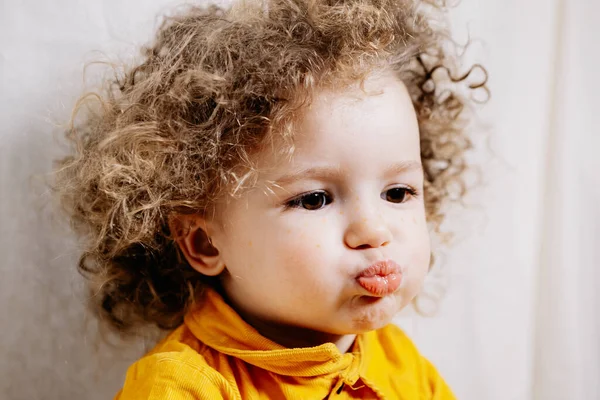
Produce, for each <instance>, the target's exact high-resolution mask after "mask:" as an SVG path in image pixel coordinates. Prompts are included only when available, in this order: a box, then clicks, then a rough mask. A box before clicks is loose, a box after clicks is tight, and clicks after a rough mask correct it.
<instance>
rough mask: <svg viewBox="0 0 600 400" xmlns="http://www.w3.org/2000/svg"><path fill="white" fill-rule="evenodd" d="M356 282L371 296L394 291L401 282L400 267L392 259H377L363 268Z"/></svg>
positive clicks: (383, 294)
mask: <svg viewBox="0 0 600 400" xmlns="http://www.w3.org/2000/svg"><path fill="white" fill-rule="evenodd" d="M355 279H356V282H357V283H358V284H359V285H360V286H361V287H362V288H363V289H365V290H366V291H367V292H369V294H370V295H372V296H378V297H383V296H387V295H389V294H391V293H394V292H395V291H396V290H398V288H399V287H400V284H401V283H402V268H401V267H400V265H398V263H396V262H395V261H393V260H383V261H378V262H376V263H374V264H372V265H370V266H369V267H367V268H365V269H363V270H362V271H361V272H359V274H358V275H357V276H356V278H355Z"/></svg>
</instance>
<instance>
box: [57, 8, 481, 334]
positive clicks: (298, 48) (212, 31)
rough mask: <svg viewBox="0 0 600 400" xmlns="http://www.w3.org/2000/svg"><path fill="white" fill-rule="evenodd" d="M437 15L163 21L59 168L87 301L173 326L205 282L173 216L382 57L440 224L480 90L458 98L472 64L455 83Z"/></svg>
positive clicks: (122, 321)
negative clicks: (413, 122)
mask: <svg viewBox="0 0 600 400" xmlns="http://www.w3.org/2000/svg"><path fill="white" fill-rule="evenodd" d="M443 10H444V4H441V3H439V2H434V1H430V2H415V1H411V0H264V1H262V2H246V3H238V4H237V5H235V6H234V7H233V8H231V9H224V8H220V7H217V6H209V7H195V6H194V7H189V8H187V9H186V10H185V12H183V13H179V14H178V15H176V16H171V17H169V18H166V19H165V21H164V22H163V24H162V25H161V27H160V29H159V30H158V33H157V36H156V38H155V40H154V42H153V44H152V45H151V46H148V47H145V48H144V49H143V51H142V57H143V58H142V60H141V62H140V63H139V64H138V65H135V66H133V67H132V68H128V69H125V71H124V72H123V73H122V74H121V75H120V76H119V77H118V78H116V79H115V80H113V81H111V82H110V83H109V85H108V86H106V87H105V89H104V90H103V91H102V93H100V94H96V95H95V96H96V97H98V98H100V100H101V101H100V102H99V104H100V105H101V107H98V108H97V110H96V111H93V110H90V111H89V112H87V113H85V115H84V118H83V122H81V123H79V124H77V125H75V124H73V125H72V128H71V129H69V130H68V132H67V137H68V138H69V140H70V141H72V143H74V149H75V150H74V153H73V155H71V156H69V157H66V158H64V159H62V160H60V161H59V163H58V164H59V165H58V167H57V175H56V178H57V180H56V184H55V188H56V190H57V193H58V196H59V199H60V200H61V202H62V204H63V206H64V208H65V210H66V211H67V212H68V214H69V216H70V219H71V222H72V225H73V227H74V229H75V230H76V231H77V232H78V233H80V234H81V235H82V236H83V237H85V238H86V239H87V241H86V250H85V251H84V252H83V254H82V255H81V257H80V261H79V270H80V271H81V272H82V273H83V274H84V275H85V276H86V277H88V278H89V281H90V284H91V290H92V292H93V296H91V297H90V298H91V300H92V306H93V309H94V310H96V312H98V314H99V315H100V316H101V317H102V318H103V319H107V320H108V322H109V325H110V326H112V327H113V328H116V329H117V330H118V331H120V332H128V331H131V329H132V328H133V327H135V326H139V325H148V324H153V325H155V326H158V327H159V328H161V329H172V328H174V327H176V326H177V325H179V324H180V323H181V322H182V318H183V315H184V314H185V312H186V310H187V308H188V307H189V305H190V303H191V302H192V301H194V299H195V298H197V295H198V293H199V292H200V291H201V290H202V288H203V287H205V285H212V284H213V283H214V281H212V280H211V278H208V277H205V276H202V275H201V274H199V273H198V272H196V271H195V270H194V269H192V268H191V267H190V266H189V265H188V264H187V262H186V261H185V259H184V258H183V257H182V256H181V254H180V252H179V250H178V248H177V246H176V243H175V241H174V238H173V234H172V233H171V232H170V231H169V225H168V220H169V218H170V217H172V216H174V215H180V214H193V213H199V212H203V211H205V210H208V209H211V206H212V205H214V204H215V202H216V201H218V199H219V198H221V196H224V195H230V194H232V193H233V192H234V191H237V192H239V191H240V190H243V189H244V188H245V187H248V186H251V185H252V179H248V177H249V176H251V175H252V157H251V156H252V153H253V152H255V151H257V150H258V149H259V148H260V147H261V146H263V145H264V144H265V141H266V140H269V138H272V137H278V138H283V139H290V138H291V137H292V135H293V117H294V115H295V114H296V112H297V111H298V109H299V108H301V107H304V106H306V105H307V104H308V103H310V101H311V100H310V99H311V94H312V93H314V91H315V90H317V89H318V88H320V87H323V86H327V85H332V86H334V85H342V84H344V83H349V82H356V81H360V80H361V79H364V78H365V77H366V75H367V74H368V73H369V71H372V70H373V69H374V68H379V67H381V66H382V65H385V66H387V67H388V68H391V69H392V70H393V71H395V73H396V74H397V76H398V77H399V79H401V80H402V81H403V82H404V83H405V85H406V86H407V88H408V90H409V93H410V95H411V97H412V101H413V104H414V107H415V110H416V112H417V115H418V120H419V126H420V135H421V156H422V162H423V166H424V177H425V199H426V212H427V217H428V220H429V222H430V224H432V226H433V227H434V230H436V231H439V226H440V223H441V222H442V220H443V217H444V212H443V207H442V206H443V204H444V202H445V200H446V199H449V198H454V199H456V198H460V197H461V196H462V194H463V193H464V188H465V185H464V183H463V178H462V175H463V172H464V170H465V160H464V153H465V151H466V150H467V149H468V148H469V147H470V146H471V142H470V140H469V138H468V136H467V134H466V131H465V128H466V121H467V118H466V116H468V115H469V112H465V111H468V110H469V107H467V106H469V103H470V102H472V101H473V100H472V99H471V98H470V97H469V95H468V93H469V92H470V91H473V90H477V89H484V90H486V91H487V88H486V86H485V80H486V78H485V77H484V78H483V79H482V80H481V81H480V82H479V83H475V84H473V83H472V84H470V85H469V84H466V85H462V86H464V87H466V91H465V92H466V95H465V93H462V92H461V88H460V87H459V84H460V83H464V82H466V79H467V77H468V76H469V74H470V72H472V70H473V68H471V70H469V72H467V73H466V74H464V75H462V76H459V77H457V78H455V77H454V76H453V73H452V72H451V71H455V70H456V69H457V68H458V65H457V64H458V63H457V61H458V57H457V55H456V54H455V53H456V52H455V51H452V49H455V47H456V46H453V45H452V42H451V40H450V39H449V36H448V34H447V32H446V30H445V29H444V28H443V24H438V22H440V21H441V19H439V18H437V17H438V16H440V15H442V12H443ZM474 67H477V66H474ZM482 69H483V68H482ZM438 70H441V71H445V73H441V74H440V73H436V71H438ZM484 75H485V74H484ZM441 82H446V83H449V84H450V85H447V84H446V85H443V84H441ZM441 87H444V88H445V89H444V90H441V89H440V88H441ZM82 99H84V98H82ZM82 104H83V101H81V102H79V103H78V105H77V106H76V109H75V113H78V112H79V114H80V116H81V114H82ZM284 143H287V144H290V143H291V141H289V140H287V141H285V140H284ZM290 149H291V145H290V146H288V148H287V150H290ZM282 151H283V150H282Z"/></svg>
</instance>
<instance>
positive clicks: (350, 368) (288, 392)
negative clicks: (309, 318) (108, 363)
mask: <svg viewBox="0 0 600 400" xmlns="http://www.w3.org/2000/svg"><path fill="white" fill-rule="evenodd" d="M133 399H136V400H137V399H144V400H145V399H151V400H184V399H185V400H196V399H202V400H204V399H210V400H213V399H214V400H217V399H227V400H234V399H235V400H242V399H243V400H259V399H260V400H263V399H271V400H273V399H276V400H277V399H282V400H283V399H298V400H307V399H308V400H312V399H319V400H321V399H339V400H344V399H403V400H417V399H419V400H421V399H432V400H448V399H455V397H454V396H453V395H452V393H451V391H450V389H449V388H448V386H447V385H446V383H445V382H444V380H443V379H442V378H441V377H440V375H439V374H438V373H437V371H436V370H435V368H434V367H433V366H432V365H431V364H430V363H429V362H428V361H427V360H426V359H425V358H424V357H423V356H421V355H420V354H419V352H418V351H417V349H416V348H415V346H414V344H413V343H412V342H411V341H410V339H408V337H407V336H406V335H405V334H404V333H403V332H402V331H401V330H400V329H399V328H397V327H396V326H394V325H388V326H386V327H384V328H382V329H379V330H376V331H372V332H368V333H365V334H361V335H358V336H357V338H356V341H355V343H354V346H353V347H352V349H351V350H350V351H349V352H348V353H345V354H343V353H341V352H340V351H339V350H338V349H337V347H336V346H335V345H334V344H333V343H326V344H323V345H320V346H317V347H310V348H299V349H289V348H285V347H283V346H281V345H278V344H277V343H274V342H272V341H271V340H269V339H267V338H265V337H263V336H261V335H260V334H259V333H258V332H257V331H256V330H255V329H254V328H252V327H251V326H250V325H248V324H247V323H246V322H245V321H244V320H242V318H241V317H240V316H239V315H238V314H237V313H236V312H235V311H234V310H233V309H232V308H231V307H230V306H229V305H228V304H227V303H225V301H224V300H223V298H222V297H221V296H220V295H219V294H218V293H217V292H216V291H214V290H207V291H206V292H205V294H204V297H203V299H202V302H200V304H199V305H198V306H196V307H195V308H192V309H191V310H190V312H189V313H188V314H187V315H186V317H185V319H184V323H183V325H181V326H180V327H179V328H177V329H176V330H174V331H173V332H172V333H171V334H169V336H167V337H166V338H165V339H164V340H163V341H161V342H160V343H159V344H158V345H157V346H156V347H155V348H154V349H153V350H152V351H151V352H150V353H148V354H147V355H146V356H144V357H143V358H141V359H140V360H139V361H137V362H136V363H134V364H133V365H132V366H131V367H130V368H129V370H128V372H127V376H126V378H125V384H124V386H123V389H122V390H121V391H120V392H119V393H118V394H117V396H116V398H115V400H133Z"/></svg>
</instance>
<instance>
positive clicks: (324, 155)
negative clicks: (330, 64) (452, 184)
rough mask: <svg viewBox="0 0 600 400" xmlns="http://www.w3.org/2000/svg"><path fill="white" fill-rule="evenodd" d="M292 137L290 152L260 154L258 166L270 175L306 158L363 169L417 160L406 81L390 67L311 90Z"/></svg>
mask: <svg viewBox="0 0 600 400" xmlns="http://www.w3.org/2000/svg"><path fill="white" fill-rule="evenodd" d="M361 86H362V87H361ZM292 140H293V153H292V155H291V156H290V157H281V156H278V155H277V154H273V152H270V153H269V152H262V154H259V159H258V160H259V171H261V170H262V171H263V174H268V175H273V174H277V172H278V170H281V169H294V168H303V169H305V168H307V167H310V166H311V164H312V165H314V164H328V165H331V166H334V167H336V168H346V169H347V168H362V169H364V168H368V167H371V166H376V165H377V164H379V163H382V164H385V165H389V164H391V163H396V162H404V161H416V162H420V146H419V128H418V122H417V118H416V115H415V110H414V107H413V104H412V101H411V99H410V96H409V94H408V91H407V89H406V87H405V86H404V84H403V83H402V81H401V80H399V79H398V78H396V77H395V76H394V75H393V74H392V73H391V72H389V73H379V74H377V75H372V76H369V77H367V79H366V80H365V81H364V84H363V85H360V84H355V85H352V86H349V87H345V88H343V89H337V90H334V89H323V90H320V91H318V92H316V93H315V94H314V96H313V98H312V101H311V104H310V106H308V107H307V108H306V109H304V111H303V112H302V114H301V115H299V116H298V117H297V119H296V121H295V123H294V134H293V139H292Z"/></svg>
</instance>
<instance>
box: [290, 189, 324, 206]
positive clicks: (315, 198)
mask: <svg viewBox="0 0 600 400" xmlns="http://www.w3.org/2000/svg"><path fill="white" fill-rule="evenodd" d="M331 202H332V198H331V196H330V195H328V194H327V193H326V192H323V191H318V192H311V193H307V194H304V195H302V196H299V197H296V198H295V199H292V200H290V201H289V202H288V203H287V206H288V207H291V208H304V209H305V210H309V211H314V210H320V209H321V208H323V207H325V206H326V205H327V204H330V203H331Z"/></svg>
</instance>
